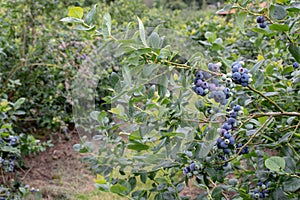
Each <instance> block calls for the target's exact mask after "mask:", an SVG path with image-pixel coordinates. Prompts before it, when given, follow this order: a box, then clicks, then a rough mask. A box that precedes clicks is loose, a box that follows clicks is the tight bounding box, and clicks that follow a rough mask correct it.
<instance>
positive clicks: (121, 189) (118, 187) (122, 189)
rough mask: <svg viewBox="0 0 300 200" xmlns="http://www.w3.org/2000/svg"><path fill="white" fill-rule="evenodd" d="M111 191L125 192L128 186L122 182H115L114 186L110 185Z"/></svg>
mask: <svg viewBox="0 0 300 200" xmlns="http://www.w3.org/2000/svg"><path fill="white" fill-rule="evenodd" d="M110 191H111V192H112V193H116V194H123V193H124V192H126V191H127V187H125V186H124V185H120V184H118V183H117V184H115V185H113V186H111V187H110Z"/></svg>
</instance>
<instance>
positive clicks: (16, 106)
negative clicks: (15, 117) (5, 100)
mask: <svg viewBox="0 0 300 200" xmlns="http://www.w3.org/2000/svg"><path fill="white" fill-rule="evenodd" d="M24 102H25V98H23V97H22V98H20V99H18V100H17V101H16V102H15V103H14V109H15V110H18V109H19V108H20V107H21V105H22V104H23V103H24Z"/></svg>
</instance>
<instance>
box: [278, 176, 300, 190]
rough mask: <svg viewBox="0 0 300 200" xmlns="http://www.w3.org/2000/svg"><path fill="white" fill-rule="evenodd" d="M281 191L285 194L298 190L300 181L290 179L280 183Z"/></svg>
mask: <svg viewBox="0 0 300 200" xmlns="http://www.w3.org/2000/svg"><path fill="white" fill-rule="evenodd" d="M282 185H283V190H284V191H286V192H296V191H297V190H299V188H300V179H299V178H291V179H289V180H288V181H285V182H283V183H282Z"/></svg>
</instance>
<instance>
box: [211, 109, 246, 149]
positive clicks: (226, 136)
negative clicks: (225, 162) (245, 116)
mask: <svg viewBox="0 0 300 200" xmlns="http://www.w3.org/2000/svg"><path fill="white" fill-rule="evenodd" d="M241 113H242V110H241V106H239V105H235V106H234V107H233V109H232V110H231V111H230V112H229V115H230V117H229V118H228V119H227V121H226V122H225V123H224V124H223V125H222V127H221V130H220V137H219V138H218V139H217V147H218V148H219V149H223V152H224V154H230V152H231V150H230V147H233V145H234V137H233V136H232V134H231V131H232V130H234V128H235V127H236V126H237V122H236V118H237V116H238V115H239V114H241Z"/></svg>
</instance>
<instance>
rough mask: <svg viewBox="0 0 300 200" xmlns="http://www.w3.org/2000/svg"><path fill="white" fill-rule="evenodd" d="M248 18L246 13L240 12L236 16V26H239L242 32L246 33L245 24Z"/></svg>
mask: <svg viewBox="0 0 300 200" xmlns="http://www.w3.org/2000/svg"><path fill="white" fill-rule="evenodd" d="M246 17H247V13H246V12H240V13H239V14H238V15H237V16H236V24H237V25H238V27H239V28H240V29H241V31H242V32H244V24H245V20H246Z"/></svg>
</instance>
